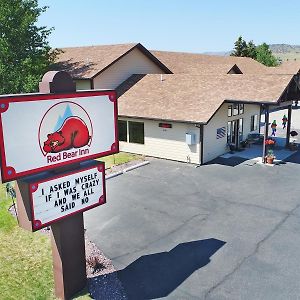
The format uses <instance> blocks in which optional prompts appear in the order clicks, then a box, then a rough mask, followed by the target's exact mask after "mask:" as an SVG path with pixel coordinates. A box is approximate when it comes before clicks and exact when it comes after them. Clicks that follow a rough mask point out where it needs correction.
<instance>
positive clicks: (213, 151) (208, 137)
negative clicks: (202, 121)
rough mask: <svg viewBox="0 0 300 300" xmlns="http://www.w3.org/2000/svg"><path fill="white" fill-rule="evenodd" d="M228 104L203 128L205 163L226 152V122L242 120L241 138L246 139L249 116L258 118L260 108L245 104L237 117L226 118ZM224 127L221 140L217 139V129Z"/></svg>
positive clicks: (248, 128) (248, 129)
mask: <svg viewBox="0 0 300 300" xmlns="http://www.w3.org/2000/svg"><path fill="white" fill-rule="evenodd" d="M228 105H230V104H228V103H224V104H223V105H222V106H221V107H220V109H219V110H218V111H217V113H216V114H215V115H214V116H213V118H212V119H211V120H210V122H209V123H208V124H207V125H205V126H204V141H203V144H204V149H203V162H204V163H206V162H208V161H210V160H212V159H214V158H216V157H218V156H220V155H222V154H224V153H225V152H227V151H228V149H227V122H228V121H232V120H235V119H240V118H243V120H244V121H243V122H244V124H243V137H244V139H246V138H247V135H248V134H249V132H250V122H251V116H252V115H255V114H257V115H258V118H259V113H260V106H259V105H255V104H245V106H244V113H243V114H241V115H238V116H232V117H228V116H227V112H228ZM221 127H225V128H226V134H225V136H224V137H223V138H220V139H217V138H216V135H217V129H218V128H221Z"/></svg>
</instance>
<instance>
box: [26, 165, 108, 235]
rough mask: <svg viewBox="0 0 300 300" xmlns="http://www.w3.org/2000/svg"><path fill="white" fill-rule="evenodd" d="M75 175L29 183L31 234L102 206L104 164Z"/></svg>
mask: <svg viewBox="0 0 300 300" xmlns="http://www.w3.org/2000/svg"><path fill="white" fill-rule="evenodd" d="M75 172H76V173H69V174H67V175H60V176H59V177H52V178H47V179H43V180H40V181H39V180H37V181H34V182H31V183H30V184H29V190H30V196H31V209H32V229H33V230H34V231H35V230H39V229H41V228H43V227H45V226H48V225H50V224H52V223H54V222H55V221H58V220H61V219H62V218H65V217H67V216H70V215H73V214H75V213H78V212H82V211H86V210H88V209H91V208H93V207H95V206H98V205H101V204H104V203H105V175H104V173H105V167H104V164H103V163H100V162H97V165H96V166H95V165H94V166H92V167H88V168H83V169H80V170H77V171H75Z"/></svg>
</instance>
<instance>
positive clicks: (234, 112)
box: [233, 104, 239, 116]
mask: <svg viewBox="0 0 300 300" xmlns="http://www.w3.org/2000/svg"><path fill="white" fill-rule="evenodd" d="M238 114H239V105H238V104H233V115H234V116H237V115H238Z"/></svg>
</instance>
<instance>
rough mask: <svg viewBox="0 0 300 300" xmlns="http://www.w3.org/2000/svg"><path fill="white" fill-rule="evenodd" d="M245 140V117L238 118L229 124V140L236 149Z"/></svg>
mask: <svg viewBox="0 0 300 300" xmlns="http://www.w3.org/2000/svg"><path fill="white" fill-rule="evenodd" d="M242 140H243V119H237V120H233V121H230V122H228V124H227V142H228V143H229V144H233V145H234V146H235V148H236V149H238V148H239V146H240V142H241V141H242Z"/></svg>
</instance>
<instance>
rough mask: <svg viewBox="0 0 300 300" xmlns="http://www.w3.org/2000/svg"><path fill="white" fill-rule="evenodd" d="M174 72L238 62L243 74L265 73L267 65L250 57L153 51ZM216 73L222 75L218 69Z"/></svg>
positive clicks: (199, 70) (197, 70) (190, 71)
mask: <svg viewBox="0 0 300 300" xmlns="http://www.w3.org/2000/svg"><path fill="white" fill-rule="evenodd" d="M151 52H152V54H153V55H155V56H156V57H157V58H158V59H159V60H160V61H162V62H163V63H164V64H165V65H166V66H168V68H169V69H170V70H171V71H172V72H173V73H174V74H180V73H185V74H199V72H200V74H201V73H202V72H201V69H203V68H205V65H232V66H233V65H234V64H236V65H237V66H238V67H239V69H240V70H241V71H242V73H243V74H263V73H265V72H266V71H265V70H266V69H267V67H266V66H264V65H262V64H260V63H259V62H257V61H255V60H254V59H252V58H249V57H235V56H218V55H205V54H197V53H184V52H168V51H151ZM215 74H217V75H221V74H225V73H218V69H216V72H215Z"/></svg>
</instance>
